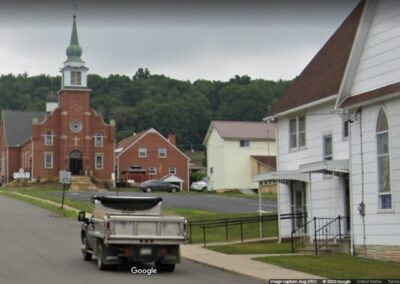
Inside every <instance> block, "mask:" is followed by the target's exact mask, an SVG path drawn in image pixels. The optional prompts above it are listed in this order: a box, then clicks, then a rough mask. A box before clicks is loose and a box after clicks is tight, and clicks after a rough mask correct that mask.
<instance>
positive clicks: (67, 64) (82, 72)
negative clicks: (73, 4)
mask: <svg viewBox="0 0 400 284" xmlns="http://www.w3.org/2000/svg"><path fill="white" fill-rule="evenodd" d="M66 53H67V60H66V61H64V67H63V68H62V69H61V73H62V86H61V89H65V88H68V89H70V88H74V89H77V88H87V80H86V79H87V75H86V72H87V71H88V70H89V69H88V68H87V67H85V62H84V61H83V60H82V59H81V56H82V47H80V45H79V39H78V29H77V26H76V16H75V15H74V17H73V23H72V33H71V40H70V43H69V46H68V47H67V50H66Z"/></svg>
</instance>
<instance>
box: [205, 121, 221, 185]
mask: <svg viewBox="0 0 400 284" xmlns="http://www.w3.org/2000/svg"><path fill="white" fill-rule="evenodd" d="M223 143H224V141H223V139H222V138H221V136H220V135H219V134H218V132H217V131H216V130H215V129H214V128H213V130H212V132H211V134H210V137H209V139H208V141H207V145H206V147H207V175H208V176H209V177H210V181H209V188H210V189H217V188H224V186H225V184H224V180H225V177H224V165H225V163H224V151H223V147H224V145H223ZM211 167H212V168H213V173H212V174H211V172H210V168H211Z"/></svg>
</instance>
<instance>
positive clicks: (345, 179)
mask: <svg viewBox="0 0 400 284" xmlns="http://www.w3.org/2000/svg"><path fill="white" fill-rule="evenodd" d="M399 23H400V2H399V1H393V0H381V1H376V0H370V1H360V2H359V3H358V4H357V6H356V7H355V9H354V10H353V11H352V12H351V13H350V15H349V16H348V18H347V19H346V20H345V21H344V22H343V24H342V25H341V26H340V27H339V28H338V30H337V31H336V32H335V33H334V34H333V35H332V37H331V38H330V39H329V40H328V41H327V43H326V44H325V45H324V46H323V47H322V49H321V50H320V51H319V52H318V53H317V55H316V56H315V57H314V58H313V59H312V60H311V62H310V63H309V64H308V65H307V67H306V68H305V69H304V70H303V72H302V73H301V74H300V75H299V77H298V78H297V79H296V80H295V81H294V83H293V85H292V86H291V87H290V89H289V90H288V91H287V93H285V94H284V95H283V96H282V97H281V98H280V99H279V101H278V102H277V104H276V105H275V106H274V107H273V109H272V114H271V115H270V116H269V117H267V118H266V119H265V120H267V121H274V122H276V123H277V126H278V130H277V131H278V134H277V136H278V141H279V144H278V159H277V161H278V163H277V172H275V173H272V174H261V175H257V176H255V179H254V180H255V181H259V182H260V183H266V182H270V181H277V182H279V190H278V192H279V193H278V194H279V196H278V200H279V204H278V211H279V214H280V215H282V214H286V213H307V215H306V216H305V217H303V218H294V219H291V220H290V219H288V220H280V222H279V228H280V230H279V233H280V237H281V238H285V237H290V236H291V235H292V234H293V235H294V236H295V237H296V236H297V237H298V236H308V237H309V239H310V240H314V241H315V239H317V240H318V242H317V244H318V243H319V244H321V239H326V240H331V241H332V242H333V243H335V242H338V241H339V236H340V238H341V239H342V240H343V239H344V240H345V241H347V242H348V243H349V252H351V253H352V254H357V255H361V256H366V257H372V258H381V259H388V260H394V261H400V112H399V110H400V40H399V39H400V25H399ZM339 216H340V217H339ZM314 218H315V219H314ZM314 220H315V221H314ZM320 220H321V221H320ZM315 236H317V237H315ZM312 243H313V244H315V242H312ZM322 243H323V242H322Z"/></svg>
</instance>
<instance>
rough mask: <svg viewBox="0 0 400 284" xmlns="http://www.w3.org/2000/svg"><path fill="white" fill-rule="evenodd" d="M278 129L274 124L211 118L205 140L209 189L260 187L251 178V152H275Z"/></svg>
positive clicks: (257, 154)
mask: <svg viewBox="0 0 400 284" xmlns="http://www.w3.org/2000/svg"><path fill="white" fill-rule="evenodd" d="M275 132H276V129H275V125H274V124H265V123H262V122H246V121H212V122H211V124H210V126H209V128H208V131H207V134H206V136H205V138H204V141H203V145H204V146H205V147H206V148H207V175H208V176H209V185H208V187H209V189H211V190H229V189H251V188H258V183H257V182H254V181H253V179H252V156H275V155H276V142H275ZM271 167H275V165H271Z"/></svg>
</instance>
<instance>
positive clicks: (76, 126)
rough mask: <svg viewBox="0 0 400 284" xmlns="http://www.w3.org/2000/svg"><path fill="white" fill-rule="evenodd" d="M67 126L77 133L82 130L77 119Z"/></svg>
mask: <svg viewBox="0 0 400 284" xmlns="http://www.w3.org/2000/svg"><path fill="white" fill-rule="evenodd" d="M69 128H70V129H71V131H72V132H74V133H78V132H79V131H81V130H82V124H81V123H80V122H79V121H72V122H71V123H70V124H69Z"/></svg>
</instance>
